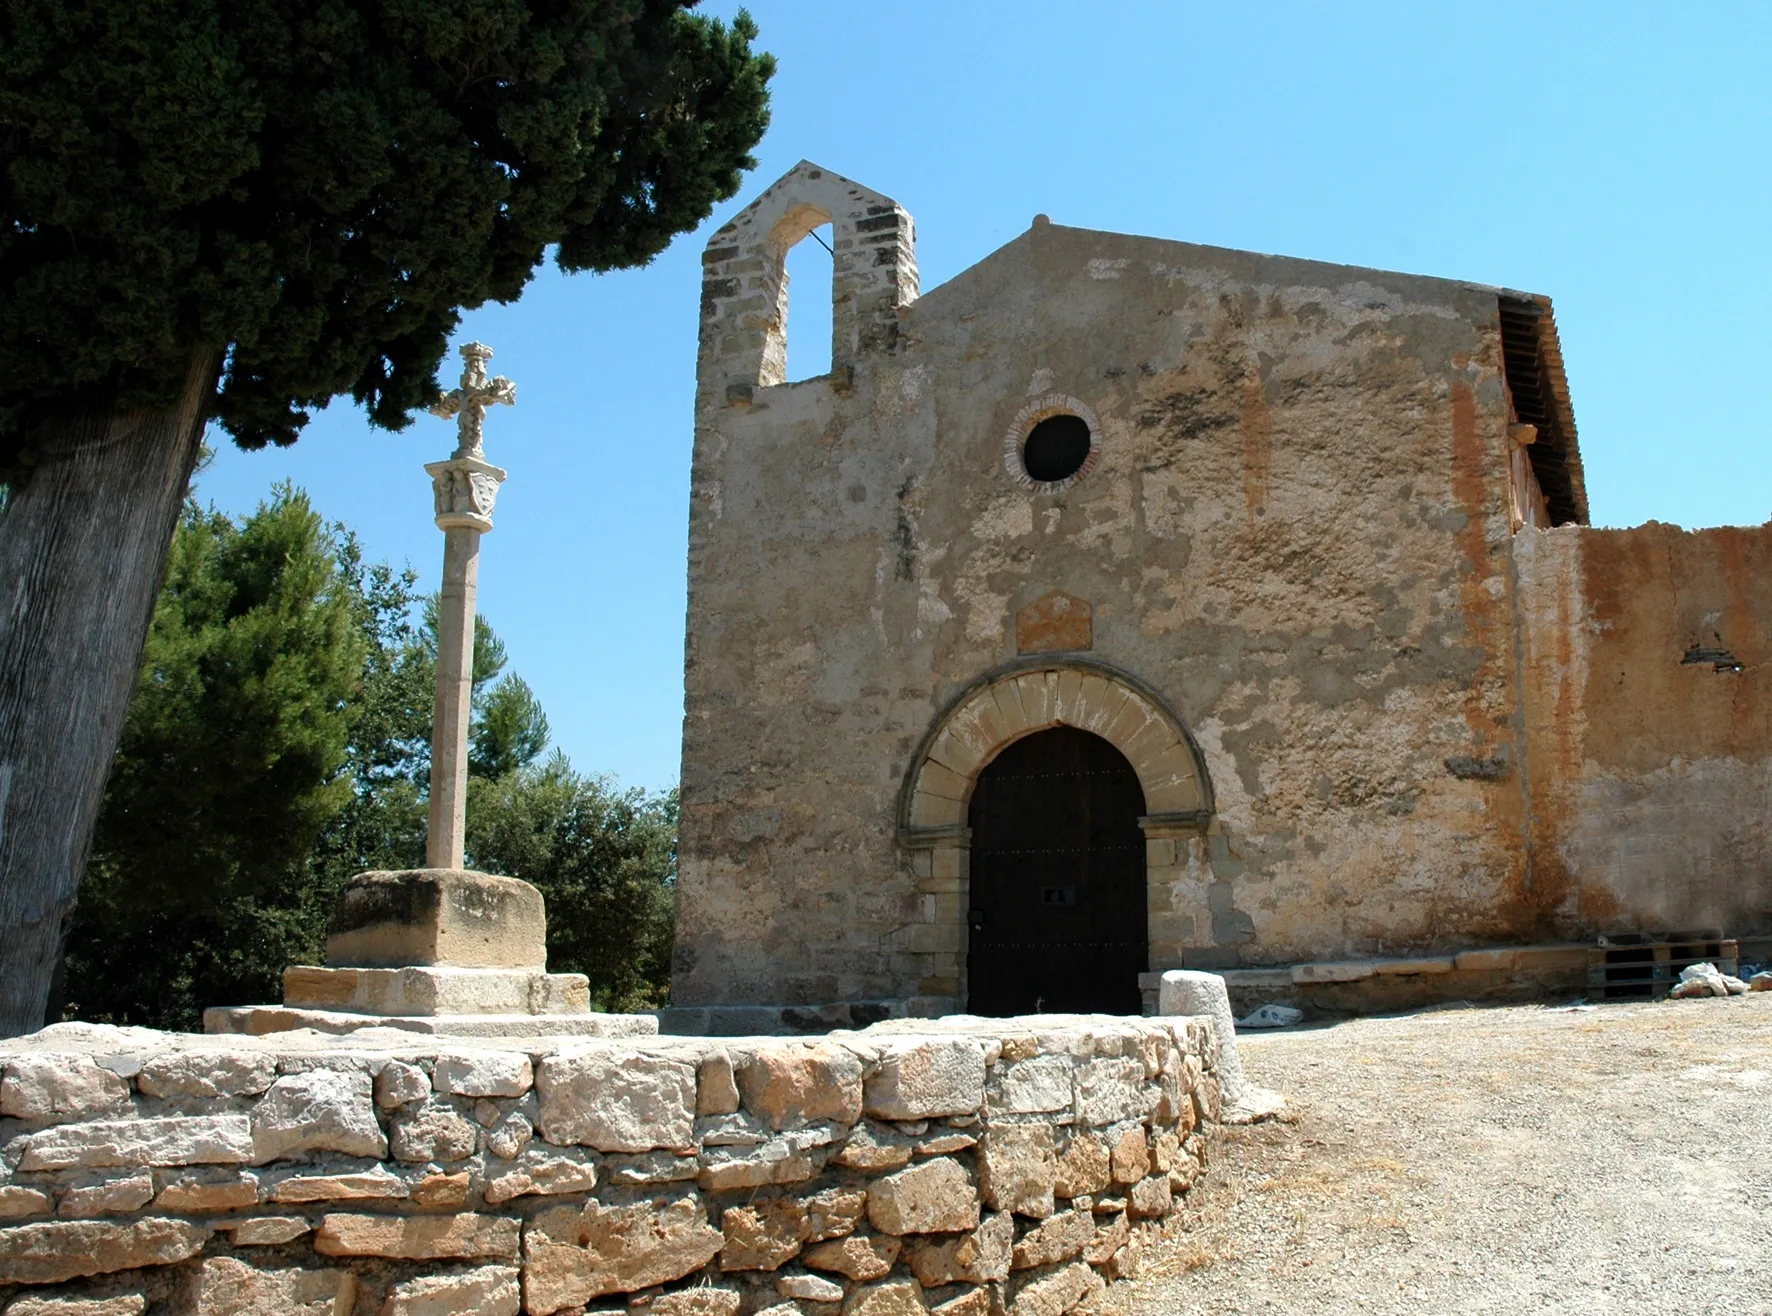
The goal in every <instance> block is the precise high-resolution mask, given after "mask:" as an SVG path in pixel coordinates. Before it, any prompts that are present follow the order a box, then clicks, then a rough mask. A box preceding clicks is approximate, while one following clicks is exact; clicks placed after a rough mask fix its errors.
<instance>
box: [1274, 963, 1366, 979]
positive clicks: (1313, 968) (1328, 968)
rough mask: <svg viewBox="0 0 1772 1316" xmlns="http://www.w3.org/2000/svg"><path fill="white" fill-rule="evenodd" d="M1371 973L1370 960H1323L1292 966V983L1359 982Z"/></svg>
mask: <svg viewBox="0 0 1772 1316" xmlns="http://www.w3.org/2000/svg"><path fill="white" fill-rule="evenodd" d="M1372 973H1373V964H1372V961H1371V960H1323V961H1321V962H1319V963H1316V964H1294V965H1293V966H1292V981H1293V982H1359V981H1360V980H1361V979H1362V978H1370V977H1371V976H1372Z"/></svg>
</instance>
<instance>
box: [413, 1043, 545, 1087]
mask: <svg viewBox="0 0 1772 1316" xmlns="http://www.w3.org/2000/svg"><path fill="white" fill-rule="evenodd" d="M534 1079H535V1075H534V1073H533V1071H532V1070H531V1068H530V1064H529V1057H528V1056H526V1055H524V1054H523V1053H522V1052H520V1051H466V1052H462V1053H461V1054H458V1055H441V1056H438V1057H437V1063H436V1064H435V1065H434V1066H433V1067H432V1071H431V1083H432V1085H433V1086H434V1087H435V1088H436V1089H437V1091H439V1092H448V1093H452V1094H454V1095H455V1096H458V1097H520V1096H522V1095H523V1094H524V1093H525V1092H527V1091H529V1089H530V1087H531V1086H532V1085H533V1083H534Z"/></svg>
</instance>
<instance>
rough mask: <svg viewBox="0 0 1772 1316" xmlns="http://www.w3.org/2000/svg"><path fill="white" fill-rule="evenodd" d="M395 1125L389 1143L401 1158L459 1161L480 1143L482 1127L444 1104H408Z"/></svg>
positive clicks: (409, 1159) (395, 1117)
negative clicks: (478, 1126) (479, 1127)
mask: <svg viewBox="0 0 1772 1316" xmlns="http://www.w3.org/2000/svg"><path fill="white" fill-rule="evenodd" d="M392 1127H393V1135H392V1137H391V1138H390V1139H389V1143H390V1144H391V1146H392V1149H393V1154H394V1159H395V1160H398V1161H414V1162H423V1161H445V1162H446V1161H459V1160H461V1159H462V1158H463V1157H465V1156H472V1155H473V1154H474V1151H475V1150H476V1149H477V1148H478V1147H479V1145H480V1130H479V1129H478V1128H477V1127H476V1126H475V1125H474V1124H473V1123H472V1122H471V1121H469V1120H466V1119H463V1118H462V1117H461V1116H460V1115H458V1114H456V1112H455V1111H454V1110H452V1109H450V1108H449V1107H448V1106H445V1105H441V1104H433V1105H425V1106H417V1105H414V1106H408V1107H405V1108H404V1109H402V1110H401V1111H400V1112H399V1113H397V1114H396V1115H395V1116H394V1119H393V1126H392Z"/></svg>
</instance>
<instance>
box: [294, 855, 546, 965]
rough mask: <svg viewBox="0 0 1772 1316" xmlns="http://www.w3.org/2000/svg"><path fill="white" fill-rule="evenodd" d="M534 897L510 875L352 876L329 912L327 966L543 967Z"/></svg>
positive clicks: (542, 919)
mask: <svg viewBox="0 0 1772 1316" xmlns="http://www.w3.org/2000/svg"><path fill="white" fill-rule="evenodd" d="M547 958H548V952H547V915H546V911H545V909H544V908H543V904H542V896H541V892H539V891H537V890H536V889H535V888H534V887H533V886H531V885H529V883H527V882H520V881H518V880H517V879H516V878H514V877H495V876H493V875H492V874H490V873H475V872H470V871H468V870H466V869H453V868H413V869H406V870H404V871H400V872H370V873H359V874H357V876H356V877H353V878H352V879H351V880H350V881H349V882H348V883H346V884H345V889H344V890H343V891H342V892H341V893H340V894H339V899H338V905H337V907H336V908H335V909H334V910H333V913H332V926H331V928H330V929H329V931H328V936H327V938H326V963H327V964H328V966H330V967H333V968H372V969H374V968H403V967H405V966H407V965H415V964H416V965H446V966H450V967H456V968H482V969H541V968H546V967H547Z"/></svg>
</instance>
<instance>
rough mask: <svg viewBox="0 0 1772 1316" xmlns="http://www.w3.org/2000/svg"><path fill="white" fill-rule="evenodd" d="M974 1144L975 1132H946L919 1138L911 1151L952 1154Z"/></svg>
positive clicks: (940, 1154) (976, 1143) (969, 1147)
mask: <svg viewBox="0 0 1772 1316" xmlns="http://www.w3.org/2000/svg"><path fill="white" fill-rule="evenodd" d="M976 1146H978V1137H977V1135H976V1134H971V1133H955V1132H948V1133H938V1134H935V1135H934V1136H933V1137H929V1138H921V1139H919V1140H918V1141H917V1144H916V1146H914V1147H912V1148H911V1151H912V1152H913V1153H914V1154H916V1155H917V1156H952V1155H953V1154H954V1153H955V1152H962V1151H967V1150H969V1149H971V1148H973V1147H976Z"/></svg>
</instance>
